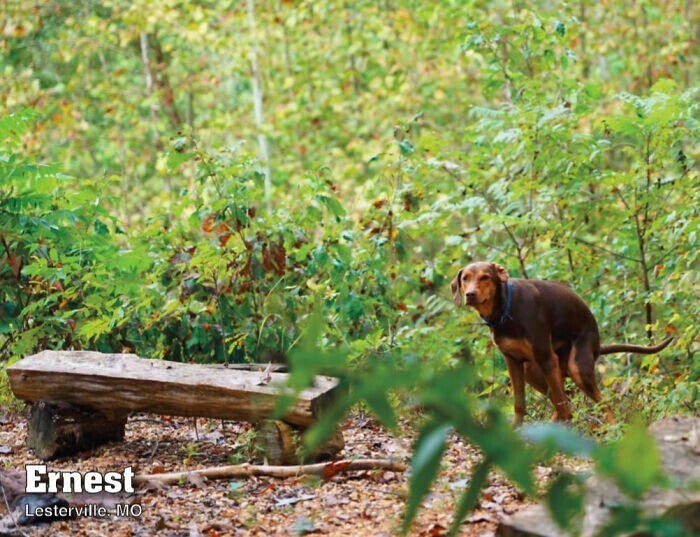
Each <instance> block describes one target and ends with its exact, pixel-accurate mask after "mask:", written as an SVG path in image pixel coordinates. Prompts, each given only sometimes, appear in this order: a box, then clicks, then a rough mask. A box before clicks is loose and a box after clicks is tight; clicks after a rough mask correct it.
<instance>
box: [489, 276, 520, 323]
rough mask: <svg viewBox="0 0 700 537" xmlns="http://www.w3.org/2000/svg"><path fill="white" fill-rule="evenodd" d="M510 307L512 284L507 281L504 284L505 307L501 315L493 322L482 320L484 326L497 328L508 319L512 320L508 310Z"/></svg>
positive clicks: (511, 303) (511, 302)
mask: <svg viewBox="0 0 700 537" xmlns="http://www.w3.org/2000/svg"><path fill="white" fill-rule="evenodd" d="M512 305H513V282H511V281H510V280H508V282H507V283H506V307H505V309H504V310H503V314H502V315H501V316H500V317H499V318H498V319H496V320H495V321H487V320H486V319H484V324H485V325H487V326H489V327H491V328H494V327H496V326H498V325H499V324H503V323H505V322H506V321H508V320H509V319H512V317H511V316H510V309H511V306H512Z"/></svg>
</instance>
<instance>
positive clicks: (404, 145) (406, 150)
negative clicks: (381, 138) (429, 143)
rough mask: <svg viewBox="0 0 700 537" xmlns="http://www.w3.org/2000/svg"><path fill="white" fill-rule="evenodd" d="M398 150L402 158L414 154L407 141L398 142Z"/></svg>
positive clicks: (411, 145)
mask: <svg viewBox="0 0 700 537" xmlns="http://www.w3.org/2000/svg"><path fill="white" fill-rule="evenodd" d="M399 149H401V154H402V155H403V156H404V157H407V156H409V155H412V154H413V153H414V152H415V148H414V147H413V144H412V143H411V142H410V141H409V140H401V141H400V142H399Z"/></svg>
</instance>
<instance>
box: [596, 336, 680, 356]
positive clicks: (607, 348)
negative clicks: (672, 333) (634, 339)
mask: <svg viewBox="0 0 700 537" xmlns="http://www.w3.org/2000/svg"><path fill="white" fill-rule="evenodd" d="M671 341H673V337H668V338H666V339H664V340H663V341H662V342H661V343H659V344H658V345H654V346H653V347H642V346H641V345H627V344H626V343H612V344H610V345H601V346H600V354H613V353H616V352H634V353H636V354H656V353H657V352H659V351H660V350H663V349H665V348H666V347H668V344H669V343H671Z"/></svg>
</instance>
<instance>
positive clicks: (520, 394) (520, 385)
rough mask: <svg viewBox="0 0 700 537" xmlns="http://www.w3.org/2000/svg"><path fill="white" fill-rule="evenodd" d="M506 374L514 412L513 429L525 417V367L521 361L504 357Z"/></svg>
mask: <svg viewBox="0 0 700 537" xmlns="http://www.w3.org/2000/svg"><path fill="white" fill-rule="evenodd" d="M504 356H505V358H506V365H507V366H508V374H509V375H510V385H511V386H512V388H513V399H514V405H513V408H514V411H515V417H514V418H513V427H517V426H518V425H520V424H521V423H522V422H523V418H524V417H525V367H524V364H523V361H522V360H519V359H517V358H513V357H512V356H508V355H507V354H506V355H504Z"/></svg>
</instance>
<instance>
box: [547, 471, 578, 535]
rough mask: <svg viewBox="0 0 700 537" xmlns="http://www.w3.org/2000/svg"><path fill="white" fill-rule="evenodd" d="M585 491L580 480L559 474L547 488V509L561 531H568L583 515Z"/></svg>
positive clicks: (572, 476) (570, 475) (569, 475)
mask: <svg viewBox="0 0 700 537" xmlns="http://www.w3.org/2000/svg"><path fill="white" fill-rule="evenodd" d="M585 495H586V493H585V489H584V487H583V483H582V482H581V479H580V478H579V477H577V476H574V475H572V474H561V475H560V476H558V477H557V478H556V479H555V480H554V483H552V485H551V486H550V487H549V491H548V492H547V498H546V500H547V507H548V508H549V511H550V513H551V514H552V518H553V519H554V521H555V522H556V523H557V525H558V526H559V527H560V528H562V529H569V528H570V527H571V525H572V523H573V522H575V521H576V520H577V519H578V518H579V517H580V515H581V514H582V513H583V508H584V505H585Z"/></svg>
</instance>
